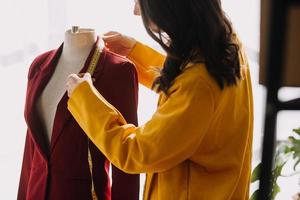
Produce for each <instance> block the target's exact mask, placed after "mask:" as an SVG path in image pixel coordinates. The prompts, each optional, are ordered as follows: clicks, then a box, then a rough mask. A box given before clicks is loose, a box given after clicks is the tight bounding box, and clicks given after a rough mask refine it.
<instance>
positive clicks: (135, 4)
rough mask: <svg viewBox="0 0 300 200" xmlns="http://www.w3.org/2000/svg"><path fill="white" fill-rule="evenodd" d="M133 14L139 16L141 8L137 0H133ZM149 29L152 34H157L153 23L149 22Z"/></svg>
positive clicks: (156, 28)
mask: <svg viewBox="0 0 300 200" xmlns="http://www.w3.org/2000/svg"><path fill="white" fill-rule="evenodd" d="M133 14H134V15H136V16H141V7H140V4H139V1H138V0H134V9H133ZM149 28H150V29H151V30H152V31H154V32H158V30H159V29H158V27H157V26H156V25H155V24H154V23H153V22H150V24H149Z"/></svg>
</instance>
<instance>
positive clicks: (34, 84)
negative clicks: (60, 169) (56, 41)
mask: <svg viewBox="0 0 300 200" xmlns="http://www.w3.org/2000/svg"><path fill="white" fill-rule="evenodd" d="M98 40H99V38H97V42H96V43H95V44H94V46H93V48H92V50H91V52H90V54H89V56H88V58H87V60H86V62H85V65H84V67H83V68H82V70H81V71H80V73H83V72H86V71H87V69H88V66H89V64H90V61H91V59H92V56H93V54H94V52H95V50H96V45H97V43H98ZM62 50H63V44H62V45H61V46H60V47H59V48H58V49H57V50H55V51H51V52H49V53H48V55H47V56H46V58H45V61H44V62H43V63H39V64H37V66H33V67H35V70H34V71H35V73H34V74H33V75H32V76H30V77H29V81H28V89H27V96H26V105H25V119H26V122H27V126H28V128H29V129H30V131H31V133H32V136H33V139H34V142H35V144H36V145H37V147H38V149H39V150H40V152H41V154H42V155H43V156H44V158H45V159H47V158H48V156H49V154H50V153H51V152H52V151H53V149H54V147H55V145H56V143H57V141H58V139H59V136H60V135H61V134H62V132H63V129H64V127H65V125H66V123H67V122H68V121H69V120H70V119H72V116H71V114H70V113H69V111H68V109H67V101H68V96H67V94H66V93H65V94H64V96H63V97H62V99H61V100H60V102H59V103H58V105H57V110H56V114H55V119H54V124H53V132H52V138H51V144H50V151H49V148H48V142H47V139H46V136H45V133H44V130H43V125H42V122H41V120H40V118H39V116H38V113H37V110H36V102H37V100H38V98H39V97H40V95H41V93H42V92H43V90H44V88H45V87H46V85H47V84H48V82H49V80H50V78H51V76H52V75H53V73H54V70H55V68H56V66H57V63H58V60H59V58H60V56H61V53H62ZM105 54H106V49H105V48H104V49H103V51H102V54H101V58H100V60H99V62H98V64H97V68H96V70H95V72H94V75H93V77H94V78H96V79H97V78H99V75H100V74H101V71H102V70H101V69H102V68H103V67H102V66H103V61H104V57H105ZM38 65H40V66H38Z"/></svg>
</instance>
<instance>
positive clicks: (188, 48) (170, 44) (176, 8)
mask: <svg viewBox="0 0 300 200" xmlns="http://www.w3.org/2000/svg"><path fill="white" fill-rule="evenodd" d="M139 4H140V8H141V14H142V18H143V22H144V25H145V28H146V30H147V32H148V33H149V35H150V36H151V37H152V38H153V39H154V40H155V41H157V42H158V43H159V44H160V45H161V46H162V47H163V49H165V51H166V52H167V58H166V61H165V63H164V67H163V69H162V70H161V72H160V76H159V77H158V78H157V79H156V80H155V81H154V83H153V87H154V88H156V89H157V90H158V91H163V92H164V93H166V94H167V91H168V89H169V88H170V87H171V85H172V83H173V81H174V79H175V78H176V77H177V76H178V75H180V74H181V73H182V71H183V69H184V67H185V66H186V64H187V63H189V62H195V63H197V62H204V63H205V65H206V67H207V70H208V72H209V74H210V75H211V76H212V77H213V78H214V79H215V81H216V82H217V84H218V85H219V87H220V88H221V89H223V88H224V87H225V86H227V85H228V86H232V85H235V84H236V83H237V81H238V79H240V78H241V75H240V62H239V53H238V52H239V46H238V44H237V41H236V40H235V37H234V32H233V29H232V25H231V23H230V21H229V20H228V18H227V17H226V15H225V13H224V11H223V10H222V7H221V2H220V0H163V1H161V0H139ZM153 25H154V26H153ZM155 26H156V28H155V29H153V27H155Z"/></svg>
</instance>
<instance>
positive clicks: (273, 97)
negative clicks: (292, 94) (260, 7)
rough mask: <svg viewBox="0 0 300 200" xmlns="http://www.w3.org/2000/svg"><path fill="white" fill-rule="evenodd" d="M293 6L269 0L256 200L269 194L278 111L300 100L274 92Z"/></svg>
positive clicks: (296, 1) (286, 0)
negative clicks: (265, 89)
mask: <svg viewBox="0 0 300 200" xmlns="http://www.w3.org/2000/svg"><path fill="white" fill-rule="evenodd" d="M295 5H296V6H298V5H299V6H300V0H270V13H269V14H270V15H269V19H270V23H269V27H268V28H269V32H268V44H267V48H268V53H267V58H266V59H267V60H266V72H267V73H266V76H267V79H266V81H267V82H266V88H267V104H266V115H265V125H264V139H263V152H262V166H261V173H260V184H259V193H258V200H270V199H271V196H270V195H269V194H270V192H271V191H272V190H271V189H272V187H273V186H272V185H271V178H272V168H273V164H274V162H273V161H274V150H275V141H276V118H277V114H278V112H279V111H282V110H300V98H297V99H293V100H290V101H286V102H283V101H280V100H279V99H278V91H279V89H280V87H281V86H282V77H281V75H282V74H283V69H284V66H283V65H284V55H285V48H284V47H285V44H286V30H287V18H288V16H287V15H288V10H289V8H290V7H291V6H295ZM299 67H300V63H299ZM299 78H300V77H299Z"/></svg>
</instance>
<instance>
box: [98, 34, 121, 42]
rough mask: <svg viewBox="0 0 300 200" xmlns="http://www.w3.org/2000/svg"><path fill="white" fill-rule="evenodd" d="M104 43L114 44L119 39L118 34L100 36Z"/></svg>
mask: <svg viewBox="0 0 300 200" xmlns="http://www.w3.org/2000/svg"><path fill="white" fill-rule="evenodd" d="M102 39H103V41H104V42H114V41H117V40H119V39H120V34H114V35H109V36H102Z"/></svg>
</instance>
